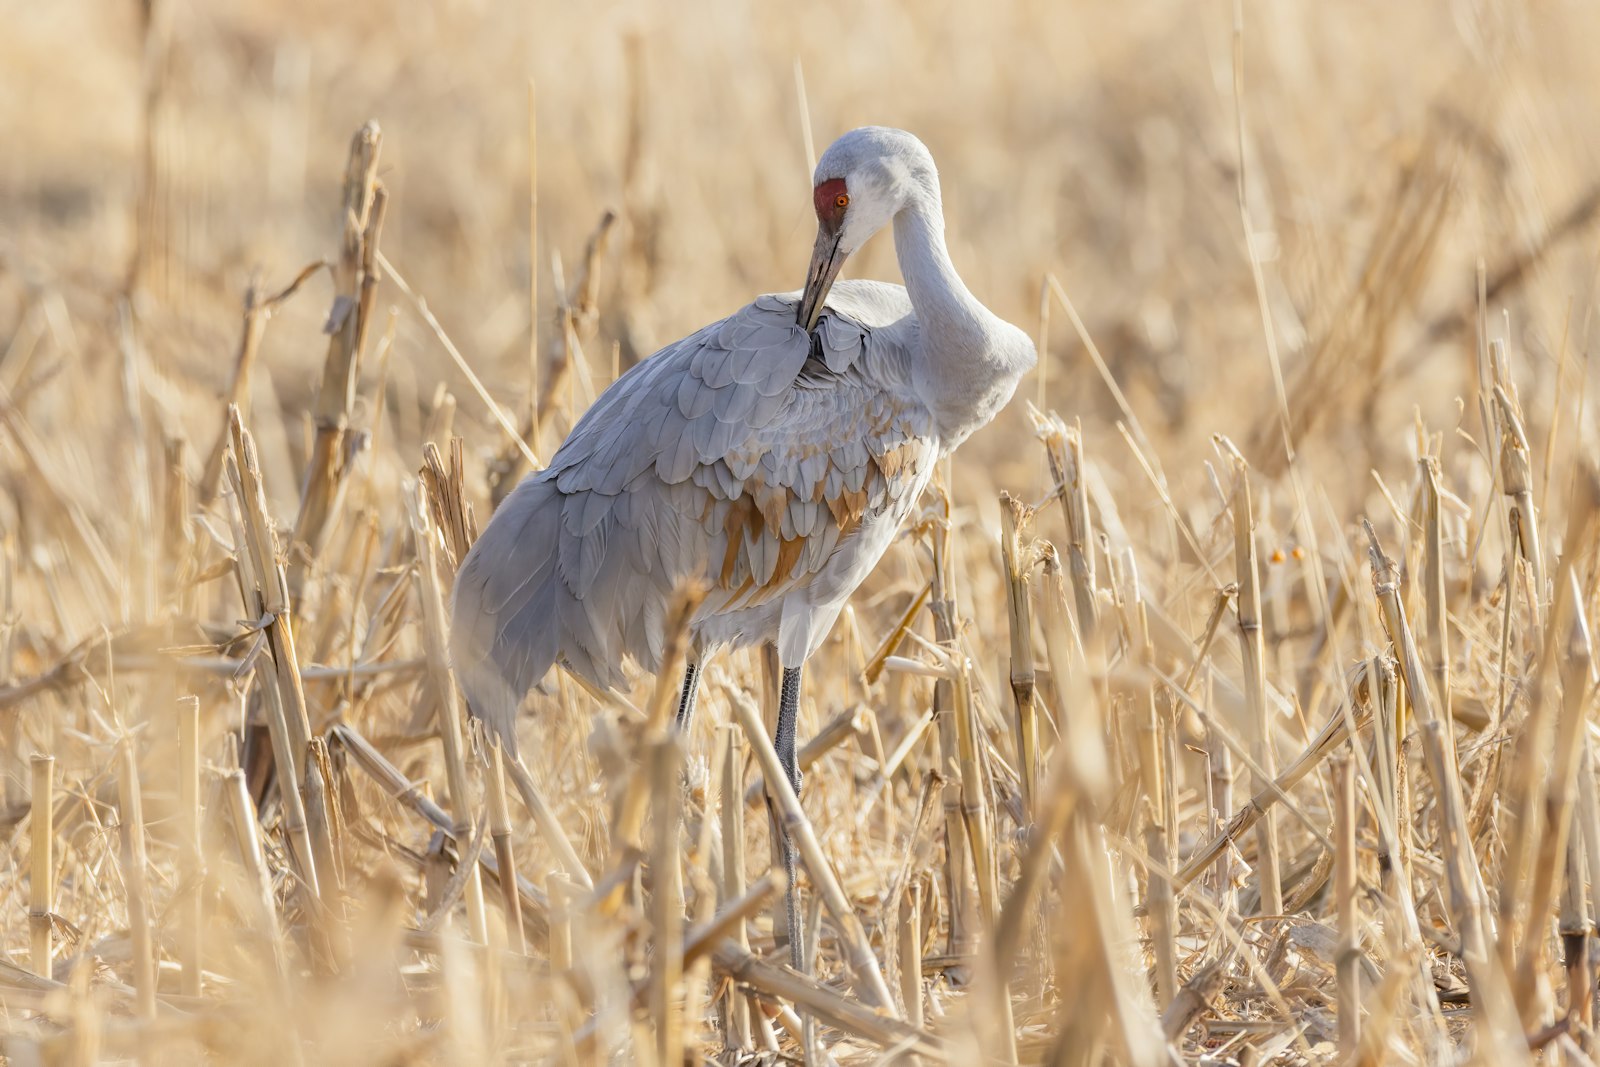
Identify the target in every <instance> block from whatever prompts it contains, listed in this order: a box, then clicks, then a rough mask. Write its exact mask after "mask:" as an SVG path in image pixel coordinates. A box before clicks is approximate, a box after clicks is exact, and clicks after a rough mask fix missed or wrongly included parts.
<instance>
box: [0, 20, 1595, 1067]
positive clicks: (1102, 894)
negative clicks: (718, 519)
mask: <svg viewBox="0 0 1600 1067" xmlns="http://www.w3.org/2000/svg"><path fill="white" fill-rule="evenodd" d="M4 27H5V30H4V33H3V34H0V89H3V90H4V91H0V130H4V131H5V136H4V142H5V150H4V151H3V152H0V219H3V220H4V223H3V225H0V840H3V841H4V843H5V846H6V847H5V849H4V851H3V852H0V856H3V857H4V862H0V1008H3V1015H0V1017H3V1022H0V1042H3V1043H0V1053H3V1056H4V1059H5V1061H6V1062H9V1063H15V1064H45V1063H48V1064H56V1063H61V1064H88V1063H93V1062H100V1061H102V1060H104V1061H115V1060H127V1059H133V1058H137V1059H140V1060H143V1061H146V1062H173V1063H179V1062H184V1063H186V1062H228V1063H233V1062H238V1063H263V1064H266V1063H271V1064H280V1063H330V1064H332V1063H337V1064H366V1063H373V1064H377V1063H396V1062H441V1063H444V1062H449V1063H484V1062H502V1061H504V1062H527V1061H538V1062H545V1061H549V1062H562V1063H591V1062H601V1061H615V1062H642V1063H658V1064H664V1063H677V1062H680V1061H682V1060H684V1059H685V1058H694V1059H700V1058H713V1059H716V1060H717V1061H719V1062H722V1063H736V1062H749V1061H753V1060H755V1059H757V1058H760V1057H767V1058H769V1059H771V1058H780V1057H783V1056H799V1055H801V1054H802V1052H806V1053H807V1054H808V1055H809V1056H810V1057H811V1059H812V1061H813V1062H827V1060H828V1058H829V1057H832V1058H833V1059H835V1060H836V1061H838V1062H840V1063H856V1062H859V1063H878V1062H893V1061H895V1060H897V1059H898V1060H905V1061H910V1060H911V1059H913V1058H916V1059H918V1060H921V1061H924V1062H940V1061H941V1060H947V1061H949V1062H953V1063H972V1062H980V1059H979V1057H982V1060H981V1061H982V1062H1025V1063H1051V1064H1085V1065H1088V1064H1100V1063H1127V1064H1165V1063H1177V1062H1182V1063H1194V1064H1198V1063H1208V1064H1248V1063H1265V1062H1279V1063H1359V1064H1377V1063H1446V1062H1449V1063H1455V1062H1474V1063H1482V1064H1519V1063H1534V1062H1538V1063H1552V1064H1553V1063H1588V1062H1593V1057H1594V1056H1595V1055H1596V1049H1597V1044H1600V1042H1597V1039H1596V1037H1595V1031H1594V1025H1595V1011H1594V995H1593V994H1594V985H1595V981H1596V977H1595V973H1594V967H1593V966H1592V959H1593V956H1594V954H1595V952H1596V950H1597V946H1596V941H1595V933H1594V918H1595V916H1596V914H1597V910H1600V900H1597V894H1600V795H1597V794H1600V790H1597V789H1596V782H1595V776H1596V772H1597V764H1596V760H1595V749H1596V747H1597V736H1596V732H1595V727H1596V723H1595V721H1594V711H1595V708H1594V705H1595V693H1596V670H1597V664H1596V657H1595V654H1594V649H1593V642H1592V636H1591V628H1590V623H1589V620H1590V619H1592V618H1594V616H1595V612H1596V610H1597V609H1600V604H1597V600H1596V569H1597V560H1596V555H1595V552H1594V548H1595V541H1596V537H1597V535H1600V528H1597V523H1596V518H1597V514H1596V513H1597V509H1600V480H1597V477H1600V476H1597V474H1596V466H1595V463H1594V456H1595V450H1596V447H1597V445H1600V441H1597V435H1596V419H1595V415H1594V408H1595V403H1594V401H1593V400H1592V399H1591V398H1590V396H1589V394H1590V393H1591V392H1592V391H1593V382H1592V379H1593V377H1594V376H1593V374H1592V373H1591V370H1590V359H1589V354H1590V351H1591V347H1592V345H1593V343H1594V339H1595V338H1594V334H1595V323H1594V314H1593V312H1594V305H1595V299H1596V293H1595V281H1596V277H1597V273H1600V258H1597V252H1596V233H1597V228H1596V226H1595V215H1596V212H1597V210H1600V184H1596V178H1595V175H1596V173H1600V168H1597V167H1596V162H1597V156H1600V137H1597V136H1596V133H1595V126H1594V101H1595V99H1596V92H1597V90H1600V84H1597V81H1600V74H1597V73H1596V70H1597V68H1596V67H1595V65H1594V63H1593V56H1594V54H1595V51H1596V46H1597V45H1600V13H1597V12H1596V11H1594V10H1592V9H1589V8H1586V7H1581V6H1578V5H1559V4H1542V5H1528V6H1524V5H1517V4H1510V3H1496V2H1493V0H1483V2H1478V3H1451V4H1446V3H1442V2H1441V3H1417V4H1382V3H1365V2H1357V3H1340V4H1313V3H1309V2H1305V0H1282V2H1273V3H1263V2H1258V0H1247V2H1242V3H1241V4H1239V5H1238V6H1237V7H1234V6H1230V5H1228V4H1226V3H1211V4H1191V3H1183V4H1167V3H1156V2H1154V0H1142V2H1135V3H1131V4H1119V5H1083V7H1082V9H1081V10H1080V9H1078V8H1076V7H1072V6H1068V5H1062V4H1059V3H1046V2H1043V0H1019V2H1017V3H1011V4H992V5H991V4H971V3H965V4H962V3H953V2H948V0H929V2H918V3H915V4H910V3H899V2H892V0H869V2H865V3H851V4H833V3H822V4H806V5H795V6H794V7H793V8H792V9H782V10H780V9H776V8H773V9H771V10H768V9H766V8H747V7H745V6H741V5H734V4H726V3H715V2H711V0H705V2H697V3H693V4H687V5H667V4H662V5H646V4H633V3H620V2H619V3H602V4H595V5H582V4H568V5H558V4H553V3H532V4H509V3H500V2H498V0H451V2H449V3H421V2H410V0H407V2H400V3H395V4H382V5H379V4H371V5H360V4H354V5H351V4H347V5H334V6H330V5H325V4H313V3H306V2H303V0H286V2H282V3H276V4H267V3H262V2H260V0H231V2H225V3H218V4H189V5H183V4H179V3H177V2H176V0H145V2H144V3H142V4H134V3H128V4H122V5H109V4H106V3H93V2H88V0H56V2H54V3H48V4H35V5H12V6H11V8H10V9H9V10H8V11H7V12H6V17H5V19H4ZM369 121H370V122H371V123H372V124H371V125H364V124H366V123H369ZM866 122H879V123H886V124H892V125H898V126H903V127H905V128H907V129H911V130H913V131H915V132H917V133H918V134H919V135H920V136H921V137H922V138H923V139H924V140H925V141H926V142H927V143H928V145H929V146H930V148H931V149H932V150H933V152H934V155H935V157H936V158H937V159H938V161H939V163H940V165H941V168H942V172H943V176H944V188H945V203H946V210H947V213H948V216H949V220H950V227H951V236H952V245H953V251H954V254H955V257H956V260H957V263H958V265H959V266H960V268H961V269H962V270H963V272H964V273H965V275H966V277H967V280H968V282H969V284H970V285H971V286H972V288H973V289H974V291H975V292H977V293H978V294H979V295H980V296H981V297H982V298H983V299H984V300H985V301H986V302H987V303H989V304H990V306H992V307H993V308H995V309H996V310H997V311H998V312H1000V313H1001V314H1004V315H1006V316H1007V317H1008V318H1010V319H1011V320H1012V321H1015V322H1017V323H1019V324H1021V325H1023V326H1025V327H1026V328H1028V329H1029V330H1030V331H1037V336H1038V338H1039V340H1040V343H1041V347H1042V349H1043V358H1042V359H1041V364H1040V369H1039V370H1038V371H1037V372H1036V373H1035V374H1034V375H1033V376H1031V377H1030V378H1029V379H1028V380H1026V381H1025V382H1024V383H1023V386H1022V387H1021V389H1020V390H1019V394H1018V398H1017V400H1016V402H1015V403H1014V404H1013V405H1012V407H1011V409H1010V410H1008V411H1007V412H1006V413H1005V414H1004V415H1003V416H1002V418H1001V419H999V420H997V422H996V424H995V425H994V426H993V427H991V428H989V429H988V430H986V431H984V432H983V433H981V434H979V435H978V436H976V437H975V438H974V439H973V440H972V441H971V442H970V443H969V444H968V445H967V446H966V447H965V448H964V449H963V451H962V453H961V455H960V456H958V457H957V458H956V460H955V461H954V462H953V463H952V464H951V465H950V467H949V468H948V469H947V470H946V471H945V472H944V475H943V477H942V478H941V479H940V483H939V486H938V487H937V488H936V489H935V490H934V491H931V492H930V493H929V494H928V497H927V499H926V500H925V501H924V510H923V512H922V514H921V516H920V518H919V520H918V522H917V523H916V524H915V525H914V526H913V527H912V528H910V529H908V530H907V532H906V535H905V536H904V537H903V538H902V539H901V541H900V542H899V543H898V544H897V545H896V546H895V547H894V548H893V549H892V550H891V552H890V554H889V555H888V557H886V559H885V560H884V563H883V565H882V566H881V567H880V568H879V572H878V573H877V574H876V575H874V576H873V578H872V579H871V581H869V583H868V584H867V585H866V586H865V587H864V588H863V589H862V590H861V591H860V592H859V593H858V595H857V596H856V598H855V600H854V602H853V605H852V607H851V609H850V610H848V611H847V612H846V614H845V616H844V617H843V618H842V619H841V621H840V624H839V626H838V627H837V629H836V632H835V633H834V635H833V636H832V637H831V638H830V640H829V642H828V643H827V645H826V646H825V647H824V649H823V650H822V651H821V652H820V653H819V655H818V657H817V659H816V660H814V661H813V666H812V669H811V671H810V675H809V678H808V689H807V701H806V703H805V704H804V706H803V708H802V716H801V738H802V742H803V743H805V748H804V751H803V752H802V753H801V761H802V766H804V767H805V768H806V769H807V778H806V782H807V788H806V792H805V795H804V798H803V803H798V804H797V803H796V802H795V798H794V797H793V795H792V793H791V792H790V791H789V790H788V789H787V787H786V786H785V785H784V784H783V781H782V775H781V774H778V773H776V772H777V766H776V763H775V758H774V757H773V755H772V752H771V748H770V744H769V743H768V742H767V741H766V733H765V730H766V729H767V727H766V726H764V725H763V721H762V720H763V716H766V717H767V719H768V721H770V716H771V714H772V711H773V705H774V703H775V694H774V693H773V688H774V670H773V665H772V664H770V663H768V662H766V661H765V660H764V658H763V656H762V655H761V654H760V653H759V652H752V653H748V654H740V655H737V656H730V657H724V658H722V659H720V660H719V661H717V663H716V664H715V666H714V667H713V668H712V669H711V670H709V671H708V672H707V676H706V679H705V684H704V686H703V688H702V694H703V696H702V700H703V703H704V705H705V707H706V708H707V710H706V711H705V712H703V713H702V714H701V715H700V716H699V718H698V720H697V722H696V724H695V727H694V730H693V731H692V734H691V736H689V737H687V738H681V739H680V738H677V737H675V736H673V735H672V734H671V732H670V731H668V730H667V729H666V728H665V725H666V723H667V722H668V715H669V714H670V708H671V706H672V700H673V699H674V697H675V688H676V678H675V677H673V676H672V675H671V674H670V672H669V673H667V674H664V675H663V680H662V681H660V682H657V681H656V680H655V679H652V678H649V677H644V678H641V679H639V680H638V684H637V685H636V686H635V688H634V690H633V691H632V692H630V693H627V694H623V695H620V696H611V695H603V694H595V693H590V692H586V691H585V690H584V689H583V688H582V687H581V686H580V685H578V684H577V683H576V682H575V681H574V680H573V679H570V678H566V677H560V678H558V679H557V680H556V685H555V687H554V691H553V692H552V693H550V694H536V695H535V696H533V697H532V698H531V710H530V713H529V714H528V715H527V716H526V718H525V721H524V723H523V734H522V737H523V746H522V747H523V752H524V756H525V759H526V764H527V765H526V767H523V766H519V765H517V764H515V763H512V764H509V765H508V764H506V763H505V762H504V761H503V760H502V759H501V758H500V757H499V754H498V753H496V752H489V751H485V749H484V746H483V744H482V740H481V738H479V737H478V736H477V735H476V734H475V733H473V732H472V731H471V730H469V729H468V723H467V721H466V718H465V715H464V709H463V707H462V704H461V700H460V697H459V694H458V693H457V690H456V688H455V685H454V682H453V679H452V676H451V673H450V669H449V664H448V658H447V656H446V654H445V633H444V630H443V627H444V625H445V624H446V623H445V620H446V618H447V612H446V611H445V604H446V599H445V598H446V597H447V595H448V589H449V583H450V580H451V576H452V574H453V573H454V569H455V567H456V565H457V563H458V561H459V560H460V559H461V557H462V554H463V553H464V551H465V549H466V547H467V545H468V544H470V541H471V539H472V538H473V537H474V536H475V535H476V531H477V529H478V528H479V527H480V526H481V524H482V523H483V521H484V520H485V519H486V518H487V516H488V514H489V512H490V509H491V508H492V506H493V502H494V501H495V500H496V499H498V496H499V495H500V494H502V493H503V492H504V491H505V490H506V488H508V487H509V485H510V484H512V482H513V481H514V479H515V478H516V477H517V476H518V475H519V474H520V473H521V472H522V471H525V470H526V469H528V468H529V467H530V466H533V465H536V464H537V463H538V461H539V460H540V459H541V458H542V457H545V456H547V455H548V454H549V452H550V450H551V449H553V448H554V447H555V446H556V445H557V444H558V443H559V441H560V439H561V437H562V435H563V434H564V433H565V432H566V430H567V428H568V427H569V426H570V425H571V423H572V420H573V419H574V418H575V417H576V416H577V415H578V414H579V413H581V411H582V410H583V409H584V407H585V406H586V405H587V404H588V403H589V402H590V401H591V400H592V399H593V397H594V395H595V394H596V392H597V391H599V390H600V389H603V388H604V387H605V385H606V384H607V383H609V382H610V381H611V380H612V379H613V378H614V377H615V375H616V374H618V373H619V372H620V371H621V370H623V369H625V368H626V367H627V366H628V365H630V364H632V363H633V362H635V361H636V360H638V359H640V358H644V357H645V356H647V355H648V353H649V352H650V351H652V350H653V349H654V347H655V346H657V345H658V344H660V343H662V342H665V341H668V340H671V339H673V338H676V337H678V336H681V335H683V334H685V333H687V332H688V331H690V330H691V329H694V328H696V327H698V326H700V325H702V324H703V323H705V322H707V321H709V320H710V319H712V318H713V317H715V316H717V315H720V314H723V313H726V312H727V311H729V310H731V309H733V308H734V307H737V306H738V305H739V304H741V303H743V302H744V301H746V300H748V299H750V298H751V297H752V296H754V295H755V294H756V293H759V292H764V291H772V290H786V289H792V288H796V287H798V286H799V284H800V282H801V281H802V279H801V278H800V276H799V272H800V271H801V270H802V269H803V267H804V256H805V251H806V248H807V247H808V245H809V242H810V239H811V232H810V226H811V220H810V218H809V202H808V199H807V196H806V191H807V184H808V165H809V164H808V155H809V154H810V153H812V152H814V151H815V150H816V149H817V148H820V147H821V146H822V145H823V144H825V143H826V141H827V140H828V139H829V138H830V137H832V136H833V135H835V134H836V133H838V132H840V131H842V130H844V129H847V128H849V127H851V126H853V125H857V124H861V123H866ZM530 212H536V216H537V227H536V228H535V227H530V218H531V216H530ZM859 258H860V262H859V263H856V264H854V265H853V268H852V269H853V271H854V272H855V273H857V274H860V275H866V276H873V277H884V278H893V277H895V268H894V263H893V253H892V245H891V243H890V242H889V241H887V240H879V241H877V242H876V243H875V244H874V245H873V246H871V248H870V249H869V250H868V251H867V252H866V253H864V254H863V255H862V256H861V257H859ZM530 324H532V326H531V327H530ZM535 338H536V341H535ZM688 592H689V593H690V594H692V591H688ZM675 655H681V649H680V650H679V651H678V652H677V653H675ZM684 782H687V785H684V784H682V783H684ZM767 783H773V789H774V790H775V791H774V792H773V794H772V795H771V797H770V799H769V798H768V793H767ZM770 818H783V819H786V820H788V823H789V825H790V826H791V827H793V829H794V831H795V833H796V835H797V838H798V841H799V843H800V844H801V846H802V850H803V856H804V864H805V867H806V869H807V872H808V873H807V874H805V875H804V876H803V877H802V886H803V890H804V893H805V900H806V902H807V912H806V915H805V921H806V926H807V932H808V937H807V940H806V943H807V944H808V945H811V946H813V947H814V949H815V955H816V968H815V970H816V973H817V979H816V980H813V979H810V978H807V977H804V976H801V975H799V974H797V973H795V972H794V971H792V970H790V969H788V968H787V967H786V966H785V964H786V961H787V951H786V949H784V948H783V947H782V946H780V945H778V944H777V940H778V939H777V936H776V935H777V932H778V931H777V930H775V925H777V924H781V922H782V914H783V906H782V898H783V891H784V888H785V885H784V879H783V876H782V873H781V863H776V864H775V863H774V860H775V853H774V852H773V851H772V849H771V847H770V844H769V843H770V840H771V837H772V834H771V832H770V826H769V819H770ZM874 1005H880V1006H878V1007H874Z"/></svg>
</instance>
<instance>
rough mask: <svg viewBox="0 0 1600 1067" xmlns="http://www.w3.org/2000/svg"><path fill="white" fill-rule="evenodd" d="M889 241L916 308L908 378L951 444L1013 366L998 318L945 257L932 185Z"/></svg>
mask: <svg viewBox="0 0 1600 1067" xmlns="http://www.w3.org/2000/svg"><path fill="white" fill-rule="evenodd" d="M894 243H895V252H896V254H897V255H898V257H899V260H900V274H901V276H902V277H903V278H904V279H905V283H906V293H907V295H908V296H910V298H911V305H912V307H913V308H915V309H916V315H917V340H916V344H915V347H914V349H913V358H914V366H913V368H912V377H913V382H914V384H915V387H916V390H917V392H918V393H919V394H920V395H921V396H922V398H923V400H924V401H925V402H926V403H927V404H928V406H929V408H930V409H931V410H932V412H933V414H934V416H935V418H936V419H937V420H938V423H939V429H940V436H941V438H945V439H946V442H945V447H946V448H953V447H955V445H956V444H958V443H960V441H961V440H962V439H964V438H965V437H966V436H967V434H969V433H971V432H972V431H973V429H975V428H976V427H977V426H980V425H982V424H983V423H985V422H987V421H988V420H989V419H990V418H991V417H993V415H994V412H995V411H996V410H997V409H998V407H999V406H1000V405H1002V404H1004V403H1005V401H1006V399H1008V398H1009V397H1010V395H1011V390H1012V388H1014V386H1015V384H1016V378H1017V377H1018V374H1019V372H1018V371H1017V370H1016V368H1013V367H1011V366H1010V365H1009V364H1008V363H1007V362H1006V355H1005V353H1004V352H1003V351H1002V350H1001V349H1000V347H999V346H997V344H996V338H997V328H998V326H999V322H998V320H997V319H996V318H995V316H994V315H993V313H991V312H990V311H989V309H988V308H986V307H984V306H983V305H982V304H981V303H979V302H978V299H977V298H976V297H974V296H973V295H972V293H971V292H970V291H969V290H968V289H967V287H966V284H965V283H964V282H962V280H961V277H960V275H958V274H957V273H956V269H955V265H954V264H952V263H951V262H950V253H949V251H948V249H946V247H945V242H944V211H943V209H942V208H941V206H940V202H939V194H938V192H937V190H933V191H929V192H923V193H922V194H920V195H917V196H914V197H913V198H912V199H911V200H910V201H909V202H908V203H907V204H906V206H905V207H903V208H901V209H900V212H899V214H897V215H896V216H895V219H894Z"/></svg>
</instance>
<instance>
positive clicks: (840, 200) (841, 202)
mask: <svg viewBox="0 0 1600 1067" xmlns="http://www.w3.org/2000/svg"><path fill="white" fill-rule="evenodd" d="M833 203H834V206H835V207H849V206H850V194H849V193H840V194H839V195H838V196H836V197H834V198H833Z"/></svg>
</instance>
